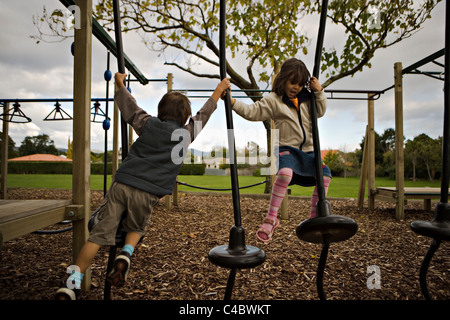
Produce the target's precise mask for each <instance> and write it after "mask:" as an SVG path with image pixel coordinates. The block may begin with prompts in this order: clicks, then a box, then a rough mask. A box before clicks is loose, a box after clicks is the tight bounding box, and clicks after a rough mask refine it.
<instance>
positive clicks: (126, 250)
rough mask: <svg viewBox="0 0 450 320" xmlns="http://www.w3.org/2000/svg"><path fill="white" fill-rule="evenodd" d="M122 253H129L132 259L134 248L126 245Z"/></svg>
mask: <svg viewBox="0 0 450 320" xmlns="http://www.w3.org/2000/svg"><path fill="white" fill-rule="evenodd" d="M122 251H123V252H127V253H128V254H129V255H130V257H131V255H132V254H133V252H134V247H133V246H132V245H131V244H126V245H124V246H123V248H122Z"/></svg>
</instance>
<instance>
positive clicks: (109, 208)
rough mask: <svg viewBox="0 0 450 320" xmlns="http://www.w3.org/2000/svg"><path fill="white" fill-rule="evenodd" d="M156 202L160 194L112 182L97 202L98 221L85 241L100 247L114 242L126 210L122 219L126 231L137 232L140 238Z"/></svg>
mask: <svg viewBox="0 0 450 320" xmlns="http://www.w3.org/2000/svg"><path fill="white" fill-rule="evenodd" d="M158 202H159V197H157V196H156V195H154V194H151V193H148V192H145V191H142V190H139V189H136V188H133V187H130V186H128V185H125V184H122V183H119V182H113V183H112V184H111V187H110V188H109V190H108V192H107V194H106V197H105V199H104V200H103V202H102V204H101V205H100V211H99V213H98V219H99V221H98V223H97V224H96V225H95V226H94V228H93V229H92V231H91V233H90V235H89V239H88V241H90V242H93V243H96V244H98V245H101V246H113V245H115V243H116V240H115V236H116V231H117V228H118V226H119V223H120V220H121V218H122V214H123V213H124V212H125V211H126V212H127V213H126V218H125V220H123V222H122V224H123V228H124V230H125V232H127V233H128V232H136V233H138V234H139V235H140V236H141V237H142V236H143V235H144V234H145V231H146V229H147V225H148V224H149V222H150V216H151V214H152V212H153V207H154V206H155V205H157V204H158Z"/></svg>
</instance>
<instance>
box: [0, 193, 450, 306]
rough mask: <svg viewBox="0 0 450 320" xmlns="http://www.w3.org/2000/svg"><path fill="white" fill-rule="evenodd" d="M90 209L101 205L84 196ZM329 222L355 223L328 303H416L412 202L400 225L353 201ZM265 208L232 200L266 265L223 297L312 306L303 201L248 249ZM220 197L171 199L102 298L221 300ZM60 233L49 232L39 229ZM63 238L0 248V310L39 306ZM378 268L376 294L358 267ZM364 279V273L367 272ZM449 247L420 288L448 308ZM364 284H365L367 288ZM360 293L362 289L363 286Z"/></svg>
mask: <svg viewBox="0 0 450 320" xmlns="http://www.w3.org/2000/svg"><path fill="white" fill-rule="evenodd" d="M71 196H72V195H71V190H49V189H12V190H10V191H9V195H8V197H9V199H71ZM91 197H92V209H95V208H96V207H97V206H98V205H99V203H100V201H101V200H102V198H103V193H102V192H96V191H93V192H92V196H91ZM330 202H331V205H332V209H333V214H336V215H345V216H348V217H350V218H353V219H354V220H356V222H357V223H358V226H359V230H358V232H357V233H356V235H355V236H353V237H352V238H351V239H349V240H347V241H344V242H338V243H332V244H331V246H330V250H329V255H328V260H327V265H326V268H325V275H324V291H325V293H326V295H327V298H328V299H329V300H423V299H424V298H423V295H422V293H421V290H420V284H419V269H420V266H421V263H422V259H423V257H424V255H425V253H426V251H427V250H428V247H429V245H430V243H431V239H429V238H426V237H422V236H419V235H417V234H415V233H414V232H413V231H412V230H411V228H410V223H411V222H412V221H414V220H427V221H429V220H431V219H432V217H433V213H432V212H426V211H424V210H423V209H422V203H421V202H410V203H409V204H408V205H407V206H406V210H405V216H406V218H405V220H403V221H397V220H395V208H394V205H393V204H390V203H383V202H377V203H376V210H374V211H369V210H367V209H366V208H365V209H361V210H360V209H358V208H357V206H356V201H355V200H351V199H350V200H330ZM267 206H268V200H267V199H261V198H251V197H246V196H244V195H241V215H242V225H243V226H244V227H245V230H246V244H247V245H252V246H257V247H259V248H261V249H263V250H264V251H265V252H266V255H267V259H266V261H265V262H264V263H263V264H262V265H260V266H258V267H256V268H252V269H244V270H239V271H238V273H237V276H236V282H235V286H234V290H233V299H237V300H317V299H318V295H317V289H316V271H317V264H318V261H319V256H320V251H321V245H318V244H310V243H305V242H302V241H300V240H299V239H298V238H297V236H296V233H295V229H296V227H297V225H298V224H299V223H300V222H301V221H303V220H305V219H306V218H307V217H309V200H308V199H293V198H291V199H290V200H289V220H284V221H281V224H280V226H279V227H278V228H277V230H276V232H275V235H274V237H273V240H272V241H271V242H270V244H263V243H260V242H258V241H257V240H256V237H255V232H256V230H257V228H258V226H259V225H260V223H261V219H262V217H263V216H264V215H265V213H266V210H267ZM233 223H234V220H233V207H232V198H231V197H230V196H229V195H228V196H227V195H195V194H194V193H189V194H181V196H180V197H179V204H178V206H177V207H174V208H172V209H170V210H167V209H166V208H165V206H164V201H163V200H162V201H161V202H160V204H159V206H157V207H156V208H155V210H154V213H153V216H152V221H151V224H150V225H149V228H148V233H147V235H146V237H145V238H144V239H143V241H142V243H141V244H140V245H139V246H138V247H137V248H136V250H135V253H134V255H133V259H132V268H131V271H130V274H129V278H128V282H127V284H126V285H125V286H124V287H123V288H119V289H117V288H113V289H112V299H114V300H179V299H182V300H221V299H223V296H224V292H225V286H226V282H227V278H228V274H229V270H228V269H224V268H221V267H218V266H215V265H213V264H212V263H210V262H209V260H208V256H207V255H208V252H209V250H211V249H212V248H214V247H216V246H219V245H224V244H228V237H229V230H230V227H231V226H232V225H233ZM62 227H65V226H61V225H56V226H51V227H49V228H48V229H58V228H62ZM71 243H72V234H71V232H65V233H60V234H52V235H38V234H30V235H27V236H24V237H22V238H19V239H15V240H12V241H9V242H7V243H5V244H4V246H3V248H2V250H1V251H0V299H1V300H49V299H52V298H53V294H54V292H55V291H56V290H57V289H58V288H59V286H60V284H61V283H62V282H65V280H66V279H67V274H66V268H67V266H69V265H71V264H72V261H71V256H72V252H71ZM108 252H109V249H108V248H102V249H101V250H100V252H99V254H98V255H97V257H96V258H95V260H94V262H93V264H92V288H91V290H90V291H89V292H87V293H83V294H82V296H81V299H83V300H102V299H103V289H104V287H103V283H104V278H105V269H106V264H107V258H108ZM370 266H378V268H379V276H380V277H379V281H380V282H379V284H380V288H379V289H376V288H374V289H369V288H368V281H369V282H370V280H371V279H374V278H375V274H374V271H370V269H369V272H368V267H370ZM372 270H373V269H372ZM449 273H450V244H449V243H448V242H443V243H442V244H441V247H440V248H439V249H438V251H437V252H436V254H435V256H434V258H433V260H432V261H431V264H430V267H429V270H428V277H427V279H428V287H429V291H430V293H431V296H432V297H433V298H434V299H437V300H448V299H450V276H449ZM370 283H371V284H373V283H374V282H370ZM370 283H369V284H370Z"/></svg>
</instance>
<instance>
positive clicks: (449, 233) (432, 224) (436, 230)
mask: <svg viewBox="0 0 450 320" xmlns="http://www.w3.org/2000/svg"><path fill="white" fill-rule="evenodd" d="M411 229H412V230H413V231H414V232H415V233H418V234H420V235H422V236H425V237H429V238H432V239H436V240H445V241H450V222H449V221H444V222H438V221H420V220H419V221H413V222H411Z"/></svg>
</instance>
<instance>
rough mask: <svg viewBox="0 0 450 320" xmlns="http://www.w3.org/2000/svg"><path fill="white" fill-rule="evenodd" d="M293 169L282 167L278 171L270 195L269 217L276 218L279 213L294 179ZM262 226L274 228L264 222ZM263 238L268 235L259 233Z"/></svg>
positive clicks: (268, 228) (269, 228)
mask: <svg viewBox="0 0 450 320" xmlns="http://www.w3.org/2000/svg"><path fill="white" fill-rule="evenodd" d="M292 174H293V171H292V169H290V168H281V169H280V170H279V171H278V175H277V178H276V180H275V182H274V184H273V188H272V194H271V196H270V204H269V211H268V212H267V216H266V217H267V218H270V219H272V220H275V219H276V217H277V215H278V209H279V208H280V206H281V202H282V201H283V198H284V195H285V193H286V189H287V187H288V186H289V183H290V182H291V180H292ZM261 227H262V228H264V229H267V230H272V228H273V225H271V224H268V223H263V224H262V226H261ZM259 234H260V236H261V237H262V238H266V237H267V235H266V234H265V233H262V232H260V233H259Z"/></svg>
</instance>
